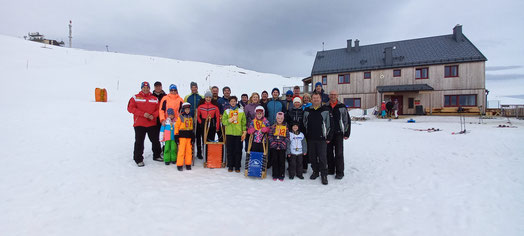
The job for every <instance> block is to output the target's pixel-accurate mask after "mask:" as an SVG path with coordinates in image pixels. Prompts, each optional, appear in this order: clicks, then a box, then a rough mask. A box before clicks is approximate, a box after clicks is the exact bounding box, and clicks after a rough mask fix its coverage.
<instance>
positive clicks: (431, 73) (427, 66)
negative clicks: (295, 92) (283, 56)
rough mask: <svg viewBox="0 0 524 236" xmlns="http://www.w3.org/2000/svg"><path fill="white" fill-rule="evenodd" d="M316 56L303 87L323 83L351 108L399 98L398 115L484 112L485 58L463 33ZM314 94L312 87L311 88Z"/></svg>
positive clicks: (357, 46) (349, 42)
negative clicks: (450, 111)
mask: <svg viewBox="0 0 524 236" xmlns="http://www.w3.org/2000/svg"><path fill="white" fill-rule="evenodd" d="M359 43H360V42H359V40H355V42H354V45H353V44H352V40H351V39H350V40H347V47H346V48H340V49H334V50H327V51H319V52H317V55H316V57H315V62H314V64H313V69H312V71H311V77H308V78H305V79H304V80H303V82H304V88H305V89H306V90H309V89H308V87H309V86H311V85H314V84H316V83H317V82H321V83H322V84H323V88H324V90H325V92H326V93H329V91H331V90H333V89H334V90H337V91H338V93H339V100H341V101H343V102H344V103H345V104H346V105H347V106H348V107H350V108H361V109H368V108H372V107H374V106H379V107H380V103H381V102H382V101H388V100H391V101H393V100H395V99H397V100H398V101H399V103H400V105H401V109H400V111H399V112H400V114H421V113H432V112H438V111H440V110H441V109H448V110H449V109H453V108H455V109H456V108H457V107H465V108H471V109H476V110H477V111H478V110H479V109H480V110H481V111H482V110H484V109H485V107H486V105H485V104H486V94H485V92H486V79H485V78H486V77H485V62H486V61H487V58H486V57H485V56H484V55H483V54H482V53H481V52H480V51H479V50H478V49H477V47H475V45H473V43H471V41H469V39H468V38H467V37H466V36H465V35H464V34H463V33H462V26H461V25H457V26H455V27H454V28H453V34H449V35H441V36H435V37H428V38H419V39H410V40H403V41H396V42H388V43H380V44H373V45H363V46H361V45H360V44H359ZM310 89H313V88H310Z"/></svg>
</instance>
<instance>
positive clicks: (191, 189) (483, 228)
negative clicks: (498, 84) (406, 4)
mask: <svg viewBox="0 0 524 236" xmlns="http://www.w3.org/2000/svg"><path fill="white" fill-rule="evenodd" d="M42 46H43V45H42V44H37V43H32V42H27V41H24V40H20V39H16V38H10V37H4V36H0V84H1V86H2V87H1V88H2V94H3V97H2V99H0V108H1V113H0V114H1V115H0V124H2V128H0V144H1V148H0V235H211V234H215V235H523V234H524V225H523V224H522V222H524V155H523V153H524V146H523V145H522V140H523V138H524V132H523V130H524V122H523V121H519V120H511V121H512V123H513V125H515V126H517V127H518V128H496V126H497V125H499V124H506V122H507V120H505V119H494V120H486V121H484V123H482V124H479V120H478V118H477V117H469V118H467V129H468V130H470V133H468V134H465V135H451V132H453V131H458V130H459V129H460V125H459V123H458V121H459V118H458V117H415V119H416V120H417V123H414V124H408V123H406V119H399V120H393V121H391V122H388V121H386V120H370V121H366V122H359V123H355V124H353V125H352V135H351V138H350V139H349V140H347V141H345V148H346V149H345V156H346V162H345V163H346V172H345V173H346V175H345V178H344V179H342V180H335V179H334V178H333V176H329V185H327V186H323V185H321V184H320V181H319V180H316V181H312V180H309V179H308V177H309V174H310V173H311V171H309V172H308V174H306V179H305V180H299V179H295V180H288V179H286V180H285V181H284V182H279V181H277V182H274V181H272V180H271V179H264V180H257V179H248V178H245V177H243V175H241V174H237V173H228V172H227V171H226V170H224V169H204V168H203V167H202V162H201V161H200V160H197V161H196V166H195V168H194V169H193V170H192V171H183V172H178V171H177V170H176V168H175V167H174V166H172V165H170V166H165V165H164V164H163V163H158V162H154V161H152V158H151V157H152V154H151V151H150V149H151V146H150V144H148V143H147V141H146V151H145V164H146V166H145V167H144V168H138V167H136V165H135V163H134V162H133V160H132V152H133V150H132V149H133V142H134V133H133V129H132V115H131V114H129V113H128V112H127V111H126V106H127V102H128V99H129V97H131V96H132V95H133V94H135V93H136V92H137V91H138V90H139V87H140V82H141V81H144V80H146V81H149V82H154V81H157V80H159V81H162V82H163V83H164V85H167V84H170V83H175V84H177V85H178V86H179V88H180V93H181V94H182V95H185V94H187V93H188V92H189V83H190V81H197V82H198V83H199V84H200V88H201V92H203V90H204V89H203V88H204V87H207V86H209V85H218V86H220V87H222V86H224V85H229V86H230V87H231V88H232V90H233V94H237V95H239V94H240V93H250V92H252V91H258V92H260V91H262V90H264V89H265V90H270V89H271V88H273V87H282V86H284V85H287V86H289V85H294V84H299V79H297V78H295V79H288V78H283V77H281V76H278V75H271V74H262V73H257V72H254V71H249V70H244V69H240V68H236V67H232V66H216V65H210V64H205V63H196V62H185V61H177V60H171V59H163V58H156V57H146V56H133V55H124V54H116V53H106V52H89V51H83V50H76V49H67V48H57V47H50V46H47V47H46V48H43V47H42ZM208 75H209V76H208ZM206 77H207V78H208V80H206ZM96 87H105V88H107V89H108V90H109V100H110V102H108V103H95V102H93V100H94V88H96ZM427 128H440V129H443V131H439V132H433V133H428V132H421V131H415V130H413V129H427Z"/></svg>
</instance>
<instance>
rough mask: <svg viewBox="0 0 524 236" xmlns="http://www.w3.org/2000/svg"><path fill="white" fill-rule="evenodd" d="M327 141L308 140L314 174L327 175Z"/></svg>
mask: <svg viewBox="0 0 524 236" xmlns="http://www.w3.org/2000/svg"><path fill="white" fill-rule="evenodd" d="M326 148H327V143H326V140H308V148H307V151H308V152H309V153H308V155H309V161H310V162H311V168H312V169H313V172H314V173H319V172H320V174H321V175H322V176H326V175H327V158H326Z"/></svg>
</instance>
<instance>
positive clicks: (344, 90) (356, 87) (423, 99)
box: [304, 61, 486, 114]
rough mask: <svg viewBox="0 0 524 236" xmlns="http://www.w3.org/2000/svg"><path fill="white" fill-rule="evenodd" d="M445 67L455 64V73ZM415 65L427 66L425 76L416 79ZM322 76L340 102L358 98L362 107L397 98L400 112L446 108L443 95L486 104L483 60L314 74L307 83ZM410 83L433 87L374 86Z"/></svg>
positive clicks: (410, 112)
mask: <svg viewBox="0 0 524 236" xmlns="http://www.w3.org/2000/svg"><path fill="white" fill-rule="evenodd" d="M446 66H458V76H456V77H445V67H446ZM417 68H428V78H427V79H416V78H415V77H416V69H417ZM394 70H400V71H401V75H400V76H398V77H394V75H393V71H394ZM365 72H370V73H371V78H369V79H365V78H364V73H365ZM347 74H349V77H350V83H342V84H340V83H339V75H347ZM324 76H327V85H323V88H324V90H325V91H326V93H327V92H329V91H331V90H337V92H338V94H339V100H340V101H344V98H359V99H360V108H362V109H368V108H372V107H374V106H380V103H381V102H382V101H384V100H388V99H392V100H393V99H394V98H396V99H400V100H399V102H400V104H402V109H401V111H400V112H401V114H415V111H416V106H423V108H429V109H433V108H442V107H445V104H444V102H445V96H446V95H475V96H476V98H475V99H476V101H475V106H476V107H479V108H481V109H485V107H486V99H485V98H486V97H485V90H486V84H485V81H486V79H485V62H484V61H479V62H465V63H453V64H437V65H429V66H427V65H426V66H414V67H403V68H391V69H379V70H367V71H356V72H347V73H336V74H325V75H313V76H312V77H311V79H310V80H308V81H307V82H310V81H311V83H312V84H316V83H317V82H321V81H322V77H324ZM308 79H309V78H308ZM304 82H305V85H306V86H307V84H306V81H304ZM412 84H427V85H429V86H431V87H432V88H433V89H434V90H432V91H409V92H383V93H380V92H379V91H378V90H377V86H391V85H412Z"/></svg>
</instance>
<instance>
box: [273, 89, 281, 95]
mask: <svg viewBox="0 0 524 236" xmlns="http://www.w3.org/2000/svg"><path fill="white" fill-rule="evenodd" d="M275 90H276V91H277V92H278V94H280V90H279V89H278V88H274V89H273V90H271V94H273V92H274V91H275Z"/></svg>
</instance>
